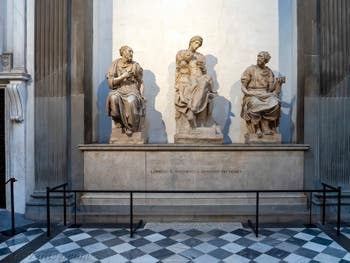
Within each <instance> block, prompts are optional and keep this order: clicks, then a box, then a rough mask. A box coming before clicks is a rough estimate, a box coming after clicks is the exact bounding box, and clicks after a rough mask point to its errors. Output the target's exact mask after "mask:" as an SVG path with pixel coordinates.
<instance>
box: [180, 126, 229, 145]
mask: <svg viewBox="0 0 350 263" xmlns="http://www.w3.org/2000/svg"><path fill="white" fill-rule="evenodd" d="M223 141H224V137H223V135H222V132H221V129H220V127H219V126H216V125H213V126H212V127H198V128H195V129H193V130H188V131H187V132H186V133H177V134H175V136H174V142H175V143H181V144H222V143H223Z"/></svg>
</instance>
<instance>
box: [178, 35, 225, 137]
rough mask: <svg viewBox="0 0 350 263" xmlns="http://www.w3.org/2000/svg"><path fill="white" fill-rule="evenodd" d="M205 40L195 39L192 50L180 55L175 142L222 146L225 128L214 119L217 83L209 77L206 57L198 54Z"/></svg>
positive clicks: (182, 51) (190, 46)
mask: <svg viewBox="0 0 350 263" xmlns="http://www.w3.org/2000/svg"><path fill="white" fill-rule="evenodd" d="M202 44H203V38H202V37H200V36H194V37H192V38H191V40H190V42H189V46H188V49H185V50H180V51H179V52H177V54H176V71H175V121H176V134H175V137H174V141H175V143H209V144H212V143H214V144H221V143H222V142H223V135H222V133H221V129H220V127H219V126H218V125H216V123H215V122H214V120H213V117H212V111H213V98H214V96H215V95H216V92H215V91H214V87H213V80H212V78H211V77H210V76H209V75H208V74H207V68H206V61H205V56H204V55H202V54H201V53H199V52H197V49H198V48H199V47H201V46H202Z"/></svg>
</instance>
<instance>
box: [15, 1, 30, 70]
mask: <svg viewBox="0 0 350 263" xmlns="http://www.w3.org/2000/svg"><path fill="white" fill-rule="evenodd" d="M12 11H13V32H12V34H13V35H12V39H13V42H12V43H13V47H12V52H13V71H15V72H21V73H22V72H27V70H26V44H25V43H26V42H25V41H23V40H26V38H27V31H26V19H27V17H26V12H27V10H26V1H25V0H13V9H12Z"/></svg>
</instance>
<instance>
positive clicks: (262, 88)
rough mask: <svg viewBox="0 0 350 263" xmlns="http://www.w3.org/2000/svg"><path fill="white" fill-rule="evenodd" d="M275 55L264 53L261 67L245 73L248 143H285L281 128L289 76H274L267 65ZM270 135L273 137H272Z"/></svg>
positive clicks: (243, 105)
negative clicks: (283, 100) (282, 98)
mask: <svg viewBox="0 0 350 263" xmlns="http://www.w3.org/2000/svg"><path fill="white" fill-rule="evenodd" d="M270 58H271V56H270V54H269V53H268V52H267V51H261V52H260V53H259V54H258V56H257V64H256V65H251V66H249V67H248V68H247V69H246V70H245V71H244V72H243V74H242V78H241V83H242V86H241V89H242V92H243V103H242V111H241V117H242V118H243V119H244V120H245V121H246V125H247V130H248V133H247V134H246V136H245V139H246V142H248V143H249V142H281V136H280V134H278V125H279V119H280V115H281V100H280V98H279V95H280V93H281V88H282V84H283V83H285V80H286V79H285V77H279V78H276V79H275V77H274V74H273V72H272V70H271V69H270V68H269V67H268V66H266V64H267V63H268V62H269V60H270ZM269 136H270V137H269Z"/></svg>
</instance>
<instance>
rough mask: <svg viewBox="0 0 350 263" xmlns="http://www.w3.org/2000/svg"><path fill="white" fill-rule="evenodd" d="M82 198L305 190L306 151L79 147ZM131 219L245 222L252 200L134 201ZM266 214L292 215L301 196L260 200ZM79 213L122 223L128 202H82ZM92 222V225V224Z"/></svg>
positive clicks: (147, 198)
mask: <svg viewBox="0 0 350 263" xmlns="http://www.w3.org/2000/svg"><path fill="white" fill-rule="evenodd" d="M79 148H80V150H82V151H83V152H84V189H86V190H102V189H103V190H149V191H150V190H249V189H250V190H256V189H260V190H264V189H279V190H283V189H303V181H304V175H303V169H304V151H305V150H307V149H308V146H307V145H262V144H260V145H245V144H237V145H220V146H218V145H217V146H216V145H171V144H166V145H134V146H131V145H80V146H79ZM134 197H135V200H134V201H135V202H134V204H135V211H137V213H138V214H139V215H140V214H142V215H148V216H151V217H152V216H153V217H156V216H158V217H156V218H157V219H158V220H169V218H170V219H171V218H172V219H174V220H177V219H179V215H181V216H186V215H187V216H193V215H196V216H200V217H204V218H205V217H206V216H210V215H215V216H218V215H247V214H254V212H255V208H254V207H255V195H254V194H242V193H240V194H180V193H179V194H170V193H169V194H152V193H148V194H134ZM260 198H261V205H262V206H265V207H266V209H267V210H266V209H265V211H270V212H273V211H275V212H278V211H283V212H284V213H287V211H289V212H291V213H294V212H296V210H295V209H296V207H306V206H305V200H306V199H305V196H304V195H303V194H299V193H298V194H286V193H278V194H261V195H260ZM81 201H82V203H81V204H82V205H83V207H84V209H83V211H85V212H87V213H92V214H95V215H98V214H101V213H102V214H103V213H108V212H110V213H111V214H114V215H115V214H116V211H118V214H119V213H120V215H124V214H125V215H126V214H127V213H128V205H129V194H93V193H88V194H84V195H83V196H82V198H81ZM90 219H91V218H90Z"/></svg>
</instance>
